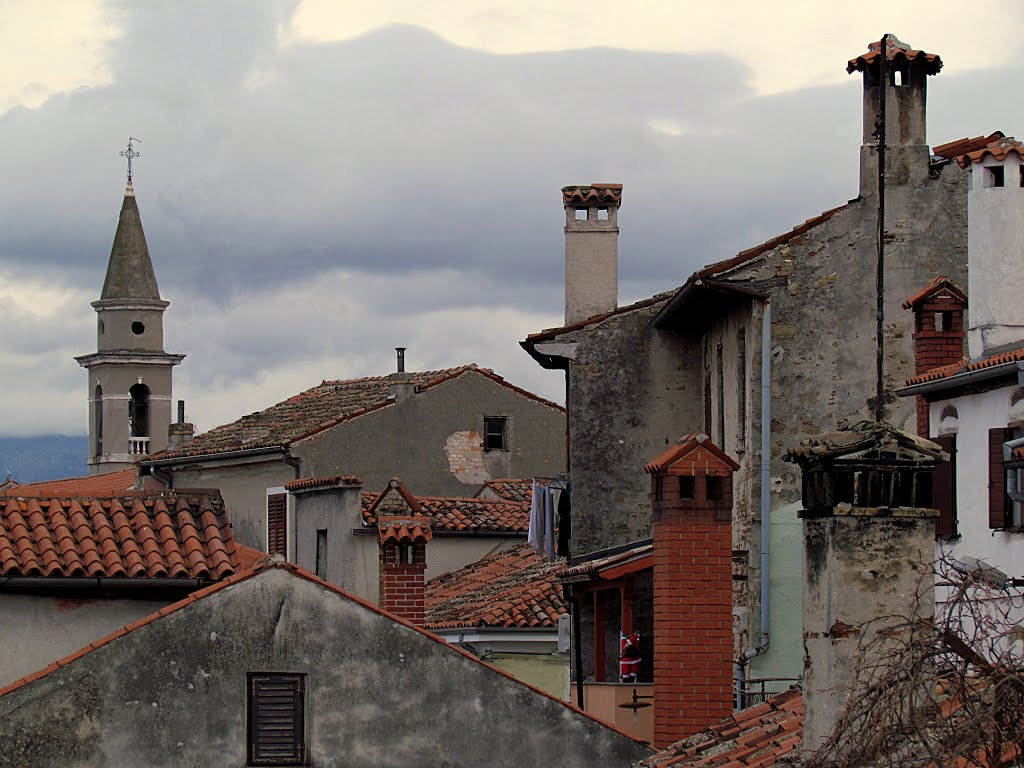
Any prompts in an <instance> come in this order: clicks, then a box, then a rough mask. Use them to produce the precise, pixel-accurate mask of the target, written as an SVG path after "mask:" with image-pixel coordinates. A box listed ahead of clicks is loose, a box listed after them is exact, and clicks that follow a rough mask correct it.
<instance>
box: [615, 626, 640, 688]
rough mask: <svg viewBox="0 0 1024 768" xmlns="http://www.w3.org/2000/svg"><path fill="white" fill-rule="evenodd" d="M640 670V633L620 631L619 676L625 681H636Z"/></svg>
mask: <svg viewBox="0 0 1024 768" xmlns="http://www.w3.org/2000/svg"><path fill="white" fill-rule="evenodd" d="M639 671H640V635H639V634H638V633H637V632H634V633H633V634H631V635H626V634H624V633H619V677H620V678H621V682H623V683H635V682H636V680H637V673H638V672H639Z"/></svg>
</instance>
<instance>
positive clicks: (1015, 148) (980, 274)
mask: <svg viewBox="0 0 1024 768" xmlns="http://www.w3.org/2000/svg"><path fill="white" fill-rule="evenodd" d="M958 161H959V163H960V165H961V166H963V167H964V168H967V169H968V170H969V171H970V174H971V186H970V188H969V189H968V192H967V264H968V269H969V270H970V274H971V279H970V281H969V284H968V291H969V294H970V298H971V316H970V330H969V332H968V334H967V345H968V348H969V350H970V356H971V359H975V358H978V357H982V356H987V355H989V354H992V353H993V351H999V350H1000V348H1004V347H1006V346H1007V345H1010V344H1019V343H1020V340H1021V339H1022V338H1024V302H1022V301H1021V296H1022V295H1024V275H1022V271H1021V268H1020V254H1021V250H1022V249H1024V144H1021V143H1020V142H1019V141H1015V140H1014V139H1013V138H1011V137H1005V138H1002V139H1000V140H999V141H998V142H994V143H993V144H992V145H989V146H988V147H986V148H984V149H980V150H978V151H976V152H970V153H968V154H966V155H964V156H962V157H960V158H958Z"/></svg>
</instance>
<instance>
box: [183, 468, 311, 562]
mask: <svg viewBox="0 0 1024 768" xmlns="http://www.w3.org/2000/svg"><path fill="white" fill-rule="evenodd" d="M163 471H164V472H166V473H167V474H171V475H172V476H173V478H174V487H175V488H217V489H219V490H220V493H221V496H223V497H224V505H225V507H226V508H227V510H228V514H229V515H230V518H231V528H232V530H233V531H234V534H235V539H237V540H238V542H239V543H240V544H245V545H246V546H249V547H255V548H256V549H259V550H262V551H264V552H266V551H267V489H268V488H275V487H278V486H282V485H284V484H285V483H287V482H290V481H291V480H294V479H295V468H294V467H290V466H288V465H287V464H285V463H284V462H282V461H280V459H278V460H273V458H271V459H269V460H261V461H251V462H208V463H203V464H200V463H198V462H197V463H196V464H194V465H191V466H185V467H183V468H175V469H174V470H173V472H171V471H170V468H167V469H164V470H163Z"/></svg>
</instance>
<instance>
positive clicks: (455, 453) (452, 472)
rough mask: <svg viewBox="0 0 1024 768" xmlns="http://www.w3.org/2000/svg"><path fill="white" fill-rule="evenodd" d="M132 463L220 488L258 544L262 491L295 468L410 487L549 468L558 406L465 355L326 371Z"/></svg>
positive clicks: (555, 455)
mask: <svg viewBox="0 0 1024 768" xmlns="http://www.w3.org/2000/svg"><path fill="white" fill-rule="evenodd" d="M143 467H144V471H153V472H154V474H156V475H157V476H158V477H161V478H163V479H165V481H167V482H169V483H170V484H171V485H172V487H205V488H218V489H220V492H221V493H222V494H223V496H224V499H225V501H226V502H227V503H228V506H229V507H230V509H231V516H232V523H233V525H234V527H235V535H236V536H237V537H238V539H239V541H241V542H242V543H243V544H246V545H248V546H253V547H256V548H258V549H264V550H267V549H268V547H269V542H268V538H267V511H268V498H270V497H272V496H280V495H282V494H283V493H284V490H283V487H284V485H285V484H286V483H288V482H290V481H292V480H296V479H298V478H302V477H328V476H335V475H349V474H353V475H358V476H359V477H360V478H362V480H363V481H364V483H365V487H366V488H368V489H379V488H383V487H384V486H385V485H386V484H387V483H388V481H389V480H390V479H391V478H392V477H394V476H396V475H397V476H398V477H401V478H402V480H403V481H404V482H405V483H407V484H408V485H409V487H411V488H414V489H415V491H416V493H418V494H424V495H428V494H429V495H438V496H471V495H472V494H473V493H474V492H476V491H477V490H478V489H479V488H480V486H481V484H483V483H484V482H486V481H488V480H490V479H492V478H500V477H530V476H534V475H539V476H553V475H555V474H558V473H560V472H562V471H564V468H565V411H564V409H563V408H561V406H559V405H557V404H555V403H552V402H550V401H547V400H544V399H543V398H540V397H537V396H536V395H533V394H531V393H529V392H527V391H525V390H522V389H520V388H518V387H515V386H513V385H511V384H509V383H508V382H506V381H505V380H504V379H502V378H501V377H500V376H497V375H496V374H494V373H493V372H492V371H490V370H487V369H482V368H477V367H476V366H475V365H468V366H463V367H460V368H453V369H449V370H444V371H430V372H417V373H413V372H405V371H401V372H398V373H396V374H392V375H390V376H379V377H369V378H366V379H356V380H352V381H325V382H323V383H322V384H321V385H319V386H317V387H314V388H312V389H310V390H307V391H306V392H303V393H300V394H298V395H296V396H294V397H292V398H289V399H288V400H286V401H284V402H282V403H278V404H277V405H275V406H272V407H271V408H268V409H266V410H265V411H261V412H259V413H254V414H250V415H249V416H245V417H243V418H241V419H239V420H238V421H236V422H234V423H232V424H227V425H224V426H222V427H218V428H216V429H214V430H211V431H210V432H207V433H205V434H203V435H199V436H198V437H196V438H195V439H194V440H193V441H191V442H189V443H187V444H185V445H183V446H181V447H180V448H178V449H176V450H171V451H166V452H164V453H162V454H159V455H157V456H153V457H151V458H149V459H147V460H146V461H145V462H143ZM270 549H271V550H272V551H277V550H273V548H270ZM280 551H281V552H282V553H284V552H285V550H284V549H282V550H280Z"/></svg>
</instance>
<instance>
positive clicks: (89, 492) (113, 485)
mask: <svg viewBox="0 0 1024 768" xmlns="http://www.w3.org/2000/svg"><path fill="white" fill-rule="evenodd" d="M134 486H135V470H134V469H123V470H121V471H120V472H107V473H106V474H102V475H89V476H87V477H68V478H63V479H61V480H45V481H43V482H39V483H24V484H18V483H16V482H15V483H11V484H5V485H4V486H3V487H2V488H0V496H24V497H28V496H36V497H40V496H44V497H51V496H65V497H72V496H78V497H83V498H86V497H93V496H119V495H121V494H122V493H125V492H126V491H130V490H132V488H133V487H134Z"/></svg>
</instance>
